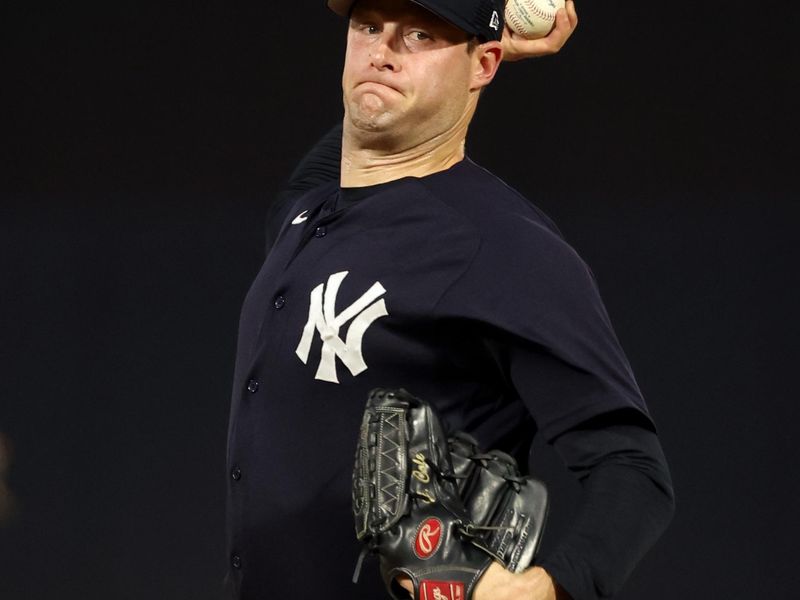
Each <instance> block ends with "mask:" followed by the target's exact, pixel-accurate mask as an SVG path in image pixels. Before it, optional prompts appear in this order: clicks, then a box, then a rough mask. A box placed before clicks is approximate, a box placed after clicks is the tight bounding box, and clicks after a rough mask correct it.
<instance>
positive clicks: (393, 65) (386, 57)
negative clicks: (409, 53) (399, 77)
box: [370, 27, 400, 73]
mask: <svg viewBox="0 0 800 600" xmlns="http://www.w3.org/2000/svg"><path fill="white" fill-rule="evenodd" d="M396 43H397V34H396V33H394V32H393V31H391V28H390V27H387V28H386V29H385V30H384V31H383V33H382V34H381V36H380V38H379V39H378V40H376V42H375V45H374V46H373V48H372V52H370V61H371V63H372V66H373V67H375V68H376V69H378V70H379V71H392V72H395V73H396V72H397V71H399V70H400V61H399V60H398V54H397V49H396V47H395V44H396Z"/></svg>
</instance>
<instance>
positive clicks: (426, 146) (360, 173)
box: [341, 115, 470, 187]
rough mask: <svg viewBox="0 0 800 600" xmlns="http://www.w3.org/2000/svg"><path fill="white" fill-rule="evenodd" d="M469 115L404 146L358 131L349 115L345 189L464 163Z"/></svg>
mask: <svg viewBox="0 0 800 600" xmlns="http://www.w3.org/2000/svg"><path fill="white" fill-rule="evenodd" d="M469 121H470V119H469V116H468V115H464V118H463V119H461V120H460V121H459V122H458V123H456V125H455V126H454V127H452V128H451V129H449V130H447V131H445V132H444V133H441V134H438V135H436V136H434V137H432V138H430V139H425V140H423V141H421V142H419V143H416V144H411V145H407V147H403V146H402V145H401V144H400V143H396V142H395V143H393V141H392V140H391V139H387V136H386V135H378V134H371V135H370V134H363V133H361V132H358V131H354V130H355V128H354V127H353V125H352V124H350V123H349V122H348V120H347V117H346V116H345V125H344V129H343V136H342V171H341V186H342V187H365V186H368V185H377V184H379V183H386V182H388V181H394V180H396V179H401V178H403V177H425V176H426V175H431V174H433V173H438V172H439V171H444V170H447V169H449V168H450V167H452V166H453V165H455V164H456V163H458V162H461V161H462V160H464V142H465V139H466V136H467V127H468V125H469Z"/></svg>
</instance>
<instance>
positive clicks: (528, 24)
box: [506, 0, 564, 40]
mask: <svg viewBox="0 0 800 600" xmlns="http://www.w3.org/2000/svg"><path fill="white" fill-rule="evenodd" d="M559 8H564V0H508V2H507V3H506V25H508V28H509V29H511V31H513V32H514V33H518V34H519V35H521V36H522V37H524V38H525V39H528V40H535V39H536V38H541V37H544V36H546V35H547V34H548V33H550V31H551V30H552V29H553V24H554V23H555V21H556V11H558V9H559Z"/></svg>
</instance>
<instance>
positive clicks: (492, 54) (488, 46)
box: [470, 42, 503, 90]
mask: <svg viewBox="0 0 800 600" xmlns="http://www.w3.org/2000/svg"><path fill="white" fill-rule="evenodd" d="M502 60H503V45H502V44H501V43H500V42H486V43H485V44H481V45H480V46H478V47H477V48H475V50H474V51H473V55H472V65H473V69H472V81H471V86H470V87H471V89H473V90H479V89H481V88H484V87H486V86H487V85H489V84H490V83H491V82H492V79H494V76H495V75H496V74H497V69H499V68H500V63H501V62H502Z"/></svg>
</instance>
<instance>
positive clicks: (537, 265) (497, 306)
mask: <svg viewBox="0 0 800 600" xmlns="http://www.w3.org/2000/svg"><path fill="white" fill-rule="evenodd" d="M481 238H482V239H481V245H480V249H479V251H478V252H477V253H476V255H475V256H474V258H473V260H472V261H471V263H470V265H469V266H468V267H467V268H466V270H465V272H464V274H463V275H462V277H461V278H460V279H459V280H458V281H457V282H456V283H455V284H454V285H453V286H451V288H450V289H449V290H448V291H447V293H446V294H445V296H443V297H442V300H441V301H440V305H441V306H440V309H441V310H443V311H444V312H446V313H450V314H455V315H458V316H459V317H462V318H466V319H469V320H470V322H475V321H479V322H481V323H482V324H483V325H484V327H483V329H482V331H484V332H485V335H486V338H487V339H486V340H483V343H484V344H488V345H490V346H493V348H494V351H493V352H492V353H491V360H493V361H495V362H497V363H499V364H497V365H496V367H497V368H499V369H501V370H502V372H503V373H504V379H505V381H507V382H508V383H507V385H509V386H510V388H511V389H509V390H507V392H506V395H507V396H508V397H510V398H514V399H519V400H520V401H521V402H523V403H524V405H525V407H526V408H527V410H528V412H529V413H530V414H531V416H532V417H533V419H534V421H535V422H536V427H537V430H538V431H540V432H541V433H542V434H543V435H544V436H545V438H546V439H548V440H552V439H554V438H555V437H557V436H558V435H559V434H561V433H563V432H565V431H568V430H570V429H572V428H574V427H575V426H577V425H579V424H580V423H583V422H585V421H587V420H589V419H591V418H593V417H595V416H597V415H601V414H605V413H609V412H612V411H615V410H620V409H635V410H636V411H638V412H640V413H641V414H642V415H644V416H645V417H646V418H647V419H648V420H649V417H647V409H646V406H645V402H644V400H643V398H642V395H641V392H640V391H639V387H638V385H637V383H636V380H635V378H634V375H633V372H632V370H631V367H630V364H629V362H628V360H627V358H626V356H625V354H624V352H623V350H622V348H621V346H620V343H619V341H618V339H617V336H616V334H615V333H614V330H613V328H612V325H611V320H610V318H609V316H608V313H607V312H606V309H605V306H604V305H603V302H602V300H601V298H600V293H599V290H598V286H597V283H596V281H595V278H594V276H593V274H592V272H591V271H590V270H589V268H588V266H587V265H586V264H585V263H584V261H583V260H582V259H581V258H580V257H579V256H578V254H577V253H576V252H575V251H574V250H573V249H572V248H571V247H570V246H569V245H568V244H567V243H566V242H565V241H564V240H563V238H561V237H560V235H559V234H558V233H557V232H556V231H553V230H552V229H550V228H549V227H547V226H546V224H544V223H541V222H537V221H536V220H534V219H530V218H524V217H523V216H520V215H507V216H505V217H503V218H500V219H496V220H494V221H493V222H491V223H487V224H486V227H485V230H484V232H483V233H482V234H481Z"/></svg>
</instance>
